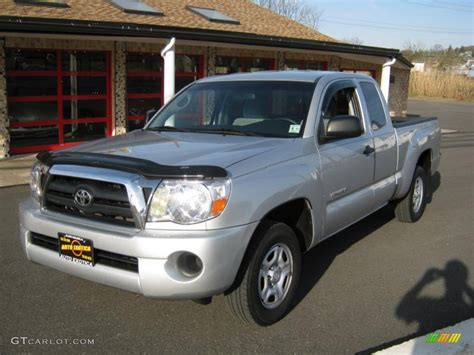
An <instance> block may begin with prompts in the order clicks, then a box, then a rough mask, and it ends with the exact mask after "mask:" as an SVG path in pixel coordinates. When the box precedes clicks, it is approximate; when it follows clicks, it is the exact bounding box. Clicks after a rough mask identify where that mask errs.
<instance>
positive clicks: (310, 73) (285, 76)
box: [199, 70, 372, 83]
mask: <svg viewBox="0 0 474 355" xmlns="http://www.w3.org/2000/svg"><path fill="white" fill-rule="evenodd" d="M322 77H334V78H367V79H371V80H372V78H370V77H368V76H367V75H363V74H354V73H344V72H336V71H317V70H286V71H283V70H282V71H278V70H268V71H260V72H255V73H235V74H229V75H216V76H210V77H207V78H204V79H201V80H199V82H200V83H209V82H227V81H253V80H257V81H258V80H263V81H270V80H271V81H305V82H315V81H317V80H319V79H320V78H322Z"/></svg>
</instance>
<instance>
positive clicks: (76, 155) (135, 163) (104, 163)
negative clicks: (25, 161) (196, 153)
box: [36, 152, 227, 179]
mask: <svg viewBox="0 0 474 355" xmlns="http://www.w3.org/2000/svg"><path fill="white" fill-rule="evenodd" d="M36 158H37V159H38V160H39V161H41V162H42V163H44V164H46V165H48V166H51V165H58V164H60V165H66V164H70V165H82V166H91V167H96V168H105V169H113V170H120V171H125V172H129V173H134V174H139V175H142V176H145V177H150V178H168V179H178V178H186V179H206V178H207V179H209V178H225V177H227V171H226V170H225V169H223V168H221V167H218V166H212V165H190V166H187V165H184V166H179V165H176V166H175V165H161V164H157V163H154V162H152V161H149V160H145V159H140V158H132V157H127V156H121V155H111V154H101V153H82V152H43V153H39V154H38V155H37V156H36Z"/></svg>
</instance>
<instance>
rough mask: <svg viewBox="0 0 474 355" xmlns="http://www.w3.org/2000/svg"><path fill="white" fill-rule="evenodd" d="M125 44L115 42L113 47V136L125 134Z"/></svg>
mask: <svg viewBox="0 0 474 355" xmlns="http://www.w3.org/2000/svg"><path fill="white" fill-rule="evenodd" d="M126 62H127V58H126V44H125V42H115V46H114V63H113V68H114V94H115V95H114V99H115V132H114V134H115V135H119V134H124V133H126V132H127V67H126Z"/></svg>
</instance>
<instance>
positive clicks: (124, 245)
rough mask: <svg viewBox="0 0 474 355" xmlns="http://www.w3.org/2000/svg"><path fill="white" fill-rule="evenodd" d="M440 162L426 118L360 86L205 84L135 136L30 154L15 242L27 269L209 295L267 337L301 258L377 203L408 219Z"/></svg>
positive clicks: (312, 77)
mask: <svg viewBox="0 0 474 355" xmlns="http://www.w3.org/2000/svg"><path fill="white" fill-rule="evenodd" d="M439 161H440V128H439V125H438V121H437V119H436V118H416V119H405V120H400V121H397V120H394V121H392V120H391V119H390V117H389V114H388V109H387V106H386V104H385V100H384V98H383V96H382V95H381V91H380V89H379V88H378V86H377V83H376V82H375V81H374V80H373V79H371V78H369V77H367V76H364V75H357V74H348V73H337V72H316V71H315V72H312V71H306V72H298V71H295V72H261V73H251V74H235V75H230V76H221V77H211V78H206V79H203V80H200V81H197V82H195V83H193V84H191V85H190V86H188V87H187V88H185V89H184V90H182V91H181V92H180V93H178V94H177V95H176V96H175V97H174V98H173V99H172V100H171V101H170V102H169V103H168V104H167V105H165V106H164V107H163V108H162V109H161V110H159V111H158V112H157V113H156V114H155V115H154V116H153V117H152V118H151V120H149V122H148V123H147V125H146V126H145V128H144V129H143V130H137V131H133V132H131V133H129V134H126V135H122V136H116V137H113V138H108V139H103V140H98V141H94V142H91V143H87V144H83V145H81V146H78V147H75V148H72V149H67V150H64V151H61V152H48V153H41V154H39V155H38V161H37V163H36V164H35V165H34V167H33V170H32V180H31V191H32V196H31V198H29V199H27V200H26V201H24V202H22V203H21V205H20V224H21V232H20V238H21V242H22V245H23V248H24V251H25V253H26V255H27V257H28V259H30V260H31V261H34V262H37V263H39V264H43V265H46V266H49V267H52V268H54V269H57V270H60V271H63V272H66V273H69V274H72V275H75V276H79V277H82V278H85V279H88V280H91V281H96V282H100V283H103V284H106V285H110V286H114V287H118V288H121V289H125V290H128V291H132V292H136V293H140V294H143V295H145V296H149V297H159V298H170V299H193V300H197V301H200V302H201V303H205V302H209V300H210V299H211V297H212V296H214V295H217V294H222V293H223V294H224V295H225V297H226V299H227V300H228V304H229V308H230V310H231V311H232V312H233V313H234V314H235V315H236V316H237V317H238V318H240V319H242V320H244V321H247V322H250V323H256V324H259V325H269V324H272V323H274V322H276V321H278V320H279V319H281V318H282V317H284V315H285V314H286V313H287V312H288V310H289V309H290V306H291V302H292V298H293V296H294V294H295V291H296V289H297V286H298V281H299V278H300V273H301V255H302V254H303V253H304V252H306V251H308V250H309V249H311V248H313V247H315V246H317V245H318V243H320V242H321V241H322V240H324V239H326V238H328V237H330V236H332V235H334V234H336V233H337V232H338V231H340V230H342V229H344V228H346V227H347V226H349V225H351V224H353V223H355V222H357V221H358V220H360V219H362V218H364V217H366V216H367V215H369V214H371V213H373V212H374V211H376V210H378V209H380V208H381V207H383V206H385V205H387V204H388V203H390V202H391V203H394V204H396V207H395V213H396V215H397V217H398V219H399V220H400V221H402V222H415V221H417V220H418V219H419V218H420V217H421V215H422V214H423V212H424V209H425V206H426V203H427V202H426V201H427V196H428V195H429V193H430V182H431V176H432V175H433V174H434V173H435V172H436V170H437V168H438V165H439ZM71 282H72V281H71Z"/></svg>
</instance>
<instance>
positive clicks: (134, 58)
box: [127, 52, 203, 131]
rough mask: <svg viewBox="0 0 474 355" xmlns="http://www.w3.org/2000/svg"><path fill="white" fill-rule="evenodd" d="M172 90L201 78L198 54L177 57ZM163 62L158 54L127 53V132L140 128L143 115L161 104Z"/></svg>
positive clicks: (142, 124)
mask: <svg viewBox="0 0 474 355" xmlns="http://www.w3.org/2000/svg"><path fill="white" fill-rule="evenodd" d="M175 71H176V76H175V91H176V92H178V91H179V90H181V89H182V88H183V87H185V86H186V85H188V84H190V83H192V82H193V81H195V80H197V79H199V78H202V77H203V60H202V56H199V55H184V54H178V55H176V59H175ZM162 88H163V59H162V58H161V56H160V54H158V53H136V52H129V53H127V98H128V105H127V106H128V130H129V131H132V130H135V129H139V128H143V126H144V125H145V117H146V113H147V111H149V110H157V109H159V108H160V107H161V105H162V102H163V101H162Z"/></svg>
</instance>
